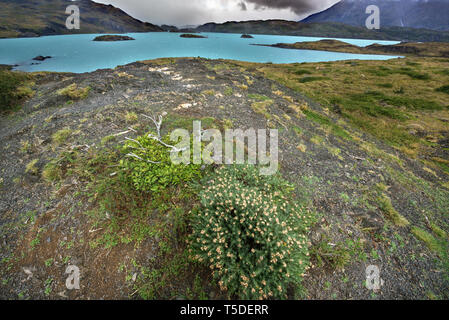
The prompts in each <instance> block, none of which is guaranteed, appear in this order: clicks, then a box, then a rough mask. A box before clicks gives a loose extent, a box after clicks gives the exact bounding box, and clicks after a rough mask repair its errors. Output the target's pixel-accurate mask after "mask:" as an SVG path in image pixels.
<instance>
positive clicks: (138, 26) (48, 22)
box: [0, 0, 162, 38]
mask: <svg viewBox="0 0 449 320" xmlns="http://www.w3.org/2000/svg"><path fill="white" fill-rule="evenodd" d="M71 4H76V5H78V6H79V8H80V12H81V14H80V16H81V23H80V27H81V28H80V30H68V29H67V28H66V26H65V22H66V19H67V17H68V15H66V14H65V10H66V8H67V6H69V5H71ZM0 6H1V10H0V38H9V37H34V36H42V35H55V34H74V33H123V32H148V31H162V29H160V28H159V27H158V26H155V25H152V24H150V23H144V22H142V21H139V20H137V19H134V18H132V17H131V16H129V15H127V14H126V13H125V12H123V11H122V10H120V9H117V8H115V7H113V6H111V5H103V4H99V3H95V2H93V1H90V0H79V1H75V2H72V1H68V0H39V1H37V0H33V1H28V0H18V1H16V0H14V1H12V0H0Z"/></svg>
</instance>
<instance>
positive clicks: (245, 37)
mask: <svg viewBox="0 0 449 320" xmlns="http://www.w3.org/2000/svg"><path fill="white" fill-rule="evenodd" d="M240 38H243V39H253V38H254V37H253V36H252V35H250V34H242V36H241V37H240Z"/></svg>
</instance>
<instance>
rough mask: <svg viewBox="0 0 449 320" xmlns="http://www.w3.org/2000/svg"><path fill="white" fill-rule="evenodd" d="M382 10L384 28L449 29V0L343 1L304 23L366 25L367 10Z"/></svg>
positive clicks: (314, 15) (381, 20) (381, 18)
mask: <svg viewBox="0 0 449 320" xmlns="http://www.w3.org/2000/svg"><path fill="white" fill-rule="evenodd" d="M369 5H376V6H378V7H379V9H380V26H381V28H382V27H408V28H416V29H431V30H438V31H441V30H449V1H448V0H342V1H340V2H338V3H336V4H335V5H333V6H332V7H330V8H329V9H327V10H324V11H322V12H319V13H316V14H313V15H311V16H309V17H307V18H306V19H304V20H302V22H307V23H309V22H339V23H344V24H349V25H352V26H361V27H363V26H365V21H366V18H367V17H368V15H367V14H366V8H367V7H368V6H369Z"/></svg>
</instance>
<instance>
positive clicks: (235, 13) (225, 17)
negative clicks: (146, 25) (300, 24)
mask: <svg viewBox="0 0 449 320" xmlns="http://www.w3.org/2000/svg"><path fill="white" fill-rule="evenodd" d="M94 1H96V2H101V3H106V4H112V5H114V6H116V7H119V8H121V9H122V10H124V11H126V12H127V13H129V14H130V15H132V16H133V17H135V18H137V19H140V20H143V21H148V22H151V23H154V24H158V25H161V24H170V25H176V26H185V25H198V24H204V23H206V22H226V21H242V20H259V19H262V20H266V19H285V20H295V21H298V20H301V19H303V18H305V17H306V16H308V15H309V14H311V13H314V12H317V11H321V10H324V9H326V8H328V7H329V6H331V5H332V4H334V3H336V2H338V1H339V0H94Z"/></svg>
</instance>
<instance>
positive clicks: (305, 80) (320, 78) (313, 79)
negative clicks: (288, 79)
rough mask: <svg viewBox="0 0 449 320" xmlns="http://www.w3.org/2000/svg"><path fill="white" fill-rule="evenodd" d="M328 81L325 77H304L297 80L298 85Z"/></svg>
mask: <svg viewBox="0 0 449 320" xmlns="http://www.w3.org/2000/svg"><path fill="white" fill-rule="evenodd" d="M321 80H329V78H327V77H304V78H301V79H299V80H298V82H300V83H307V82H313V81H321Z"/></svg>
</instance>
